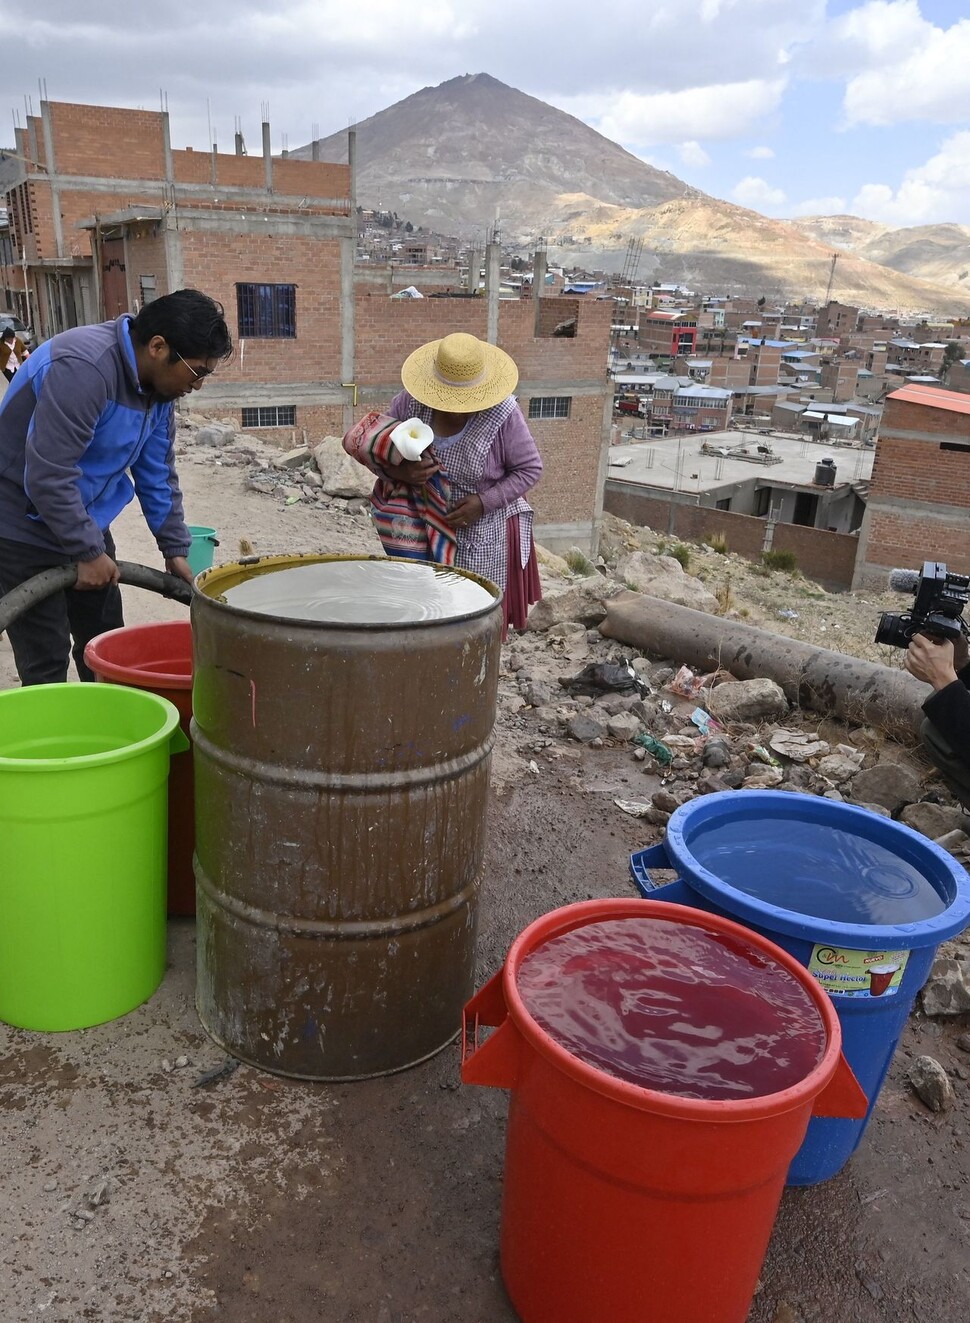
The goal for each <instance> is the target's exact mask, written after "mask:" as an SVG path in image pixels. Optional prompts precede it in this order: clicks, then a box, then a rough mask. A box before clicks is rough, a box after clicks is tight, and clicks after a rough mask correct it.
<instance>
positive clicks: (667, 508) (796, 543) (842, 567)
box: [604, 482, 858, 590]
mask: <svg viewBox="0 0 970 1323" xmlns="http://www.w3.org/2000/svg"><path fill="white" fill-rule="evenodd" d="M624 487H626V488H627V489H626V490H624ZM604 507H605V509H607V510H609V511H610V513H611V514H615V515H618V516H619V517H620V518H621V519H626V520H627V521H628V522H629V523H631V524H638V525H641V526H645V527H647V528H652V529H654V530H655V531H656V532H658V533H665V534H667V535H669V536H672V537H680V538H686V539H688V540H689V541H692V542H703V541H705V540H707V539H709V538H711V537H713V536H715V535H716V534H721V535H722V536H723V537H724V538H725V539H726V541H727V544H728V549H729V550H730V551H734V552H736V553H737V554H738V555H739V556H744V557H745V558H746V559H747V560H754V561H756V560H759V559H760V556H761V552H762V550H763V549H764V540H765V531H766V523H765V521H764V520H763V519H757V518H755V517H754V516H753V515H742V514H734V513H732V512H731V511H730V510H715V509H712V508H711V507H710V506H702V505H680V504H678V503H677V502H675V501H666V500H663V499H662V498H659V497H651V496H647V495H645V494H641V493H640V492H637V491H635V490H632V489H630V488H629V485H628V484H624V483H619V482H608V483H607V484H606V500H605V503H604ZM772 549H773V550H775V551H793V552H794V553H795V556H796V558H797V560H798V568H799V570H801V572H802V574H804V575H806V576H807V577H808V578H810V579H815V580H817V581H818V582H819V583H821V584H823V585H824V586H825V587H826V588H832V589H836V590H841V589H845V588H848V587H849V586H850V585H851V583H852V572H853V567H854V565H855V558H856V551H857V549H858V540H857V539H856V538H855V537H851V536H849V535H848V534H846V533H829V532H827V531H826V530H825V529H821V528H805V527H802V526H800V525H797V524H775V529H774V534H773V538H772Z"/></svg>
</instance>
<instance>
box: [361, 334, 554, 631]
mask: <svg viewBox="0 0 970 1323" xmlns="http://www.w3.org/2000/svg"><path fill="white" fill-rule="evenodd" d="M518 378H519V372H518V368H517V367H516V366H515V363H514V362H513V361H512V359H511V358H510V357H509V355H508V354H506V353H504V352H503V351H502V350H501V349H498V348H496V346H495V345H490V344H485V343H484V342H483V341H481V340H478V339H476V338H475V336H473V335H466V334H464V333H462V332H459V333H457V334H453V335H446V336H445V337H444V339H441V340H432V341H431V342H430V343H428V344H426V345H422V346H421V348H420V349H416V350H415V351H414V353H413V354H411V355H410V356H409V357H408V358H407V359H406V361H405V363H404V366H403V367H402V369H401V381H402V382H403V385H404V390H403V391H401V392H400V394H398V395H396V396H395V397H394V399H393V400H392V402H391V406H390V409H389V410H388V413H387V414H385V415H381V414H371V415H368V417H367V418H365V419H363V420H362V421H361V422H360V423H358V424H357V426H356V427H354V428H352V429H351V431H350V432H348V434H347V436H346V437H345V438H344V446H345V448H346V449H347V451H348V453H350V454H352V455H353V456H354V457H355V458H356V459H358V460H359V461H360V462H361V463H363V464H366V465H367V466H368V467H369V468H371V469H372V470H373V471H374V472H375V473H377V475H378V481H377V483H376V485H375V487H374V492H373V495H372V498H371V500H372V505H373V510H374V522H375V524H376V525H377V530H378V533H379V534H380V537H381V542H382V543H383V545H384V549H385V551H386V552H387V553H388V554H389V555H396V556H406V557H409V558H411V559H415V558H416V559H424V560H434V561H437V562H438V563H439V564H449V565H451V564H453V565H455V566H457V567H458V568H459V569H463V570H471V571H473V572H474V573H476V574H481V575H483V576H484V577H485V578H486V579H490V580H491V581H492V582H493V583H494V584H496V586H497V587H499V588H501V589H502V590H503V607H504V613H505V632H506V634H507V633H508V627H509V625H510V624H512V625H514V626H515V628H516V629H524V628H525V622H526V617H527V616H528V613H529V607H530V605H531V604H532V603H533V602H537V601H538V600H539V598H540V597H541V596H542V591H541V588H540V585H539V569H538V565H537V563H536V554H535V543H534V541H533V537H532V519H533V516H532V508H531V507H530V506H529V505H528V504H527V503H526V501H525V500H524V499H523V497H524V495H525V493H526V492H527V491H529V490H530V489H531V488H532V487H534V486H535V484H536V483H537V482H538V481H539V478H540V476H541V474H542V460H541V459H540V457H539V452H538V450H537V449H536V443H535V441H534V440H533V438H532V433H531V432H530V431H529V427H528V424H527V423H526V421H525V418H524V417H523V415H522V410H521V409H520V408H519V406H518V404H517V403H516V401H515V398H514V396H513V394H512V392H513V390H514V389H515V386H516V383H517V381H518ZM399 424H401V425H399ZM403 424H407V426H403ZM421 425H423V427H422V426H421ZM408 454H410V455H416V457H415V458H405V457H404V456H405V455H408Z"/></svg>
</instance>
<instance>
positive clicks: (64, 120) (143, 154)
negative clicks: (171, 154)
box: [41, 101, 165, 179]
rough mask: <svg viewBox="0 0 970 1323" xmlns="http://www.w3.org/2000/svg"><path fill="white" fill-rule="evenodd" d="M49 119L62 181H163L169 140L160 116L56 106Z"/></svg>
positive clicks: (56, 103)
mask: <svg viewBox="0 0 970 1323" xmlns="http://www.w3.org/2000/svg"><path fill="white" fill-rule="evenodd" d="M50 115H51V125H52V128H53V132H54V160H55V162H56V165H57V173H58V174H59V175H107V176H109V177H111V176H114V177H116V178H117V177H118V176H122V177H123V178H125V179H164V178H165V138H164V131H163V121H162V116H161V114H160V113H159V112H158V111H153V110H122V109H118V108H116V107H114V106H81V105H71V104H69V103H67V102H63V101H52V102H50ZM42 140H43V138H42V137H41V141H42ZM119 146H120V147H121V150H119Z"/></svg>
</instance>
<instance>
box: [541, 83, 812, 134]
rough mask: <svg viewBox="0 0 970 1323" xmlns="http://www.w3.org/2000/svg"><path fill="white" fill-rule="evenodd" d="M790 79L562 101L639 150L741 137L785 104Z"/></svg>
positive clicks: (713, 84)
mask: <svg viewBox="0 0 970 1323" xmlns="http://www.w3.org/2000/svg"><path fill="white" fill-rule="evenodd" d="M785 86H786V80H785V79H784V78H774V79H765V78H751V79H748V80H747V81H746V82H742V83H712V84H710V85H708V86H707V87H686V88H683V89H682V90H681V91H678V92H634V91H623V92H619V93H617V94H615V95H606V96H598V97H578V98H571V99H570V100H571V102H572V104H569V105H566V104H565V103H564V102H563V100H562V99H560V100H559V102H558V104H559V105H563V106H564V108H565V109H569V110H570V111H571V113H572V114H574V115H578V116H579V117H580V118H581V119H584V120H585V121H586V122H587V123H588V124H592V125H593V126H594V128H596V129H598V130H599V132H600V133H602V134H605V136H606V137H607V138H613V139H614V141H616V142H622V143H624V144H625V145H626V146H628V147H629V148H630V150H636V149H637V148H639V147H647V146H650V145H652V144H655V143H668V142H669V143H681V142H684V141H685V139H687V140H694V141H697V140H699V139H711V138H714V139H724V138H737V137H741V136H742V135H743V134H746V133H750V131H751V129H752V127H753V126H754V125H755V124H757V123H758V122H759V121H760V120H762V119H764V118H765V117H766V116H768V115H771V114H773V113H774V112H775V111H776V110H777V109H778V106H779V105H780V104H781V99H782V95H783V93H784V90H785Z"/></svg>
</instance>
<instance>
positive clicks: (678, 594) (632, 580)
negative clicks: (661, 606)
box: [614, 551, 719, 615]
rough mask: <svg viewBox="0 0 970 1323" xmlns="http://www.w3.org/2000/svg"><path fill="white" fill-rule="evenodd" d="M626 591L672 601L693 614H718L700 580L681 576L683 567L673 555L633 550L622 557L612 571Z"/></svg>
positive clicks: (714, 604)
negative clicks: (705, 612) (627, 589)
mask: <svg viewBox="0 0 970 1323" xmlns="http://www.w3.org/2000/svg"><path fill="white" fill-rule="evenodd" d="M614 573H615V574H616V577H617V578H618V579H622V580H623V582H624V583H625V584H626V586H627V587H628V588H633V589H635V590H636V591H637V592H639V593H646V594H647V595H648V596H649V597H659V598H661V600H662V601H664V602H675V603H676V604H677V606H689V607H693V609H694V610H695V611H707V612H708V614H709V615H717V612H718V609H719V605H718V600H717V598H716V597H715V596H714V594H713V593H709V592H708V591H707V589H706V588H705V587H704V585H703V584H702V583H701V581H700V579H695V578H694V576H693V575H691V574H685V573H684V567H683V566H682V565H681V563H680V561H678V560H674V558H673V556H656V555H654V553H653V552H651V551H635V552H633V553H632V555H629V556H623V557H622V558H621V559H620V560H619V561H617V564H616V570H615V571H614Z"/></svg>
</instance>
